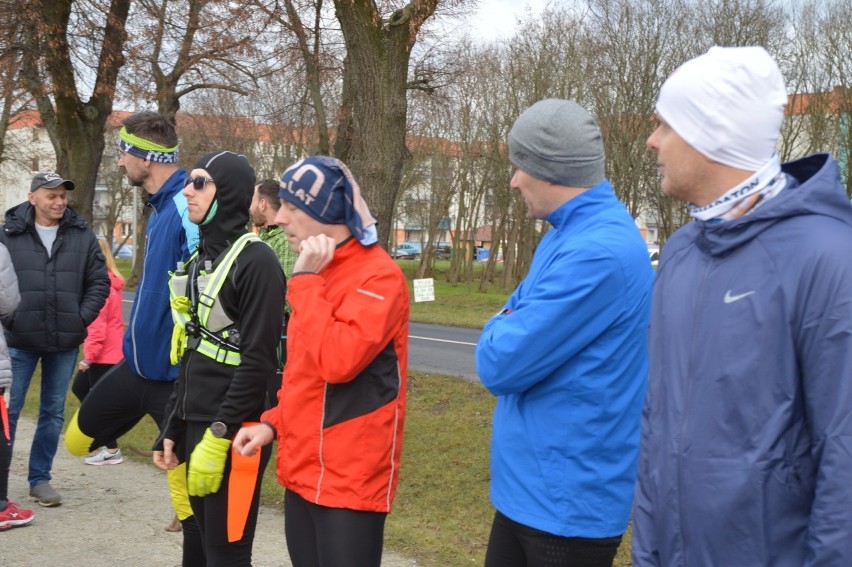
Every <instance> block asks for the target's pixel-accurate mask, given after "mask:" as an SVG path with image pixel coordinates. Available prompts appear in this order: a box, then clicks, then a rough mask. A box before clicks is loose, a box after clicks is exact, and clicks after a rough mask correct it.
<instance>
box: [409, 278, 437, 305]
mask: <svg viewBox="0 0 852 567" xmlns="http://www.w3.org/2000/svg"><path fill="white" fill-rule="evenodd" d="M414 301H415V302H420V301H435V280H434V279H432V278H424V279H420V280H414Z"/></svg>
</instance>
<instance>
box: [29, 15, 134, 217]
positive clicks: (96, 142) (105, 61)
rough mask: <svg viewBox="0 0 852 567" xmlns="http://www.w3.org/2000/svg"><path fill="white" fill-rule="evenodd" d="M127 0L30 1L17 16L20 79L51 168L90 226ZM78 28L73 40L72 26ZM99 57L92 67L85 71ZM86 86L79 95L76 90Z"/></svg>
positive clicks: (119, 64)
mask: <svg viewBox="0 0 852 567" xmlns="http://www.w3.org/2000/svg"><path fill="white" fill-rule="evenodd" d="M129 9H130V0H110V2H109V3H108V6H106V7H104V6H103V5H101V4H99V3H97V2H90V1H86V0H78V1H75V0H33V1H31V2H28V3H24V4H19V5H18V8H17V10H16V14H17V16H18V17H20V18H22V20H21V21H22V24H23V38H24V42H23V45H22V47H23V61H22V77H23V79H24V83H25V85H26V87H27V89H28V90H29V91H30V93H31V94H32V96H33V98H34V99H35V102H36V106H37V108H38V110H39V114H40V115H41V120H42V123H43V124H44V126H45V128H46V129H47V131H48V133H49V135H50V138H51V141H52V143H53V147H54V149H55V150H56V169H57V171H58V172H59V173H60V174H61V175H64V176H67V177H69V178H71V179H74V180H75V182H76V183H77V190H75V191H74V192H73V193H71V194H70V200H71V202H72V203H71V204H72V205H73V206H74V207H75V208H76V209H77V210H78V212H80V213H81V214H82V215H83V217H84V218H86V219H88V220H89V221H91V220H92V202H93V200H94V188H95V180H96V178H97V174H98V168H99V166H100V162H101V156H102V154H103V150H104V129H105V127H106V123H107V119H108V118H109V116H110V113H111V112H112V106H113V98H114V96H115V85H116V81H117V80H118V72H119V70H120V69H121V67H122V65H124V54H123V46H124V41H125V38H126V34H125V22H126V20H127V15H128V12H129ZM72 25H73V26H76V27H79V28H80V31H82V33H80V31H78V32H77V33H75V34H73V38H74V40H75V43H71V42H70V41H69V39H71V37H72V34H71V26H72ZM93 53H95V54H97V55H96V56H95V57H94V59H95V61H96V64H95V65H90V64H89V61H91V60H92V59H93V58H92V56H91V54H93ZM86 83H91V84H92V87H91V94H90V95H89V96H88V98H87V99H85V100H84V98H83V97H82V96H81V94H80V92H79V90H78V85H83V84H86Z"/></svg>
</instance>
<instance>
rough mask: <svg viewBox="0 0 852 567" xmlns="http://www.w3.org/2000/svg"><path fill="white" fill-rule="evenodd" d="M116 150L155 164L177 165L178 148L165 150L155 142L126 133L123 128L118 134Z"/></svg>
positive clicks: (123, 127)
mask: <svg viewBox="0 0 852 567" xmlns="http://www.w3.org/2000/svg"><path fill="white" fill-rule="evenodd" d="M118 137H119V138H120V139H119V141H118V149H120V150H121V151H123V152H127V153H128V154H130V155H133V156H136V157H139V158H142V159H144V160H145V161H153V162H157V163H177V160H178V146H175V147H173V148H167V147H165V146H161V145H160V144H157V143H156V142H152V141H150V140H146V139H145V138H140V137H139V136H136V135H135V134H131V133H130V132H128V131H127V128H126V127H125V126H122V127H121V130H119V132H118Z"/></svg>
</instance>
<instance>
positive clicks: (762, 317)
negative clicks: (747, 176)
mask: <svg viewBox="0 0 852 567" xmlns="http://www.w3.org/2000/svg"><path fill="white" fill-rule="evenodd" d="M783 170H784V172H785V173H786V174H787V176H788V181H789V183H788V185H787V187H786V188H785V189H784V190H783V191H781V193H779V194H778V195H777V196H776V197H774V198H773V199H771V200H770V201H768V202H767V203H766V204H765V205H763V206H762V207H760V208H758V209H757V210H755V211H754V212H753V213H751V214H748V215H746V216H744V217H742V218H740V219H737V220H734V221H730V222H726V223H722V224H715V225H714V224H710V223H705V222H698V221H696V222H692V223H690V224H688V225H687V226H685V227H684V228H682V229H681V230H679V231H678V232H677V233H676V234H675V235H674V236H673V237H672V238H671V239H670V240H669V242H668V243H667V244H666V246H665V248H664V249H663V254H662V261H661V263H660V268H659V272H658V274H657V280H656V283H655V285H654V297H653V313H652V319H651V331H650V378H649V386H648V396H647V402H646V407H645V410H644V413H643V421H642V450H641V456H640V461H639V480H638V483H637V492H636V504H635V510H634V520H633V559H634V565H638V566H649V565H650V566H657V565H659V566H666V567H676V566H687V565H688V566H692V565H695V566H705V565H714V566H716V565H718V566H725V567H737V566H743V567H746V566H747V567H759V566H770V565H771V566H773V567H784V566H790V567H793V566H795V567H802V566H813V565H825V566H828V565H831V566H840V565H852V206H850V204H849V198H848V197H847V196H846V195H845V193H844V191H843V189H842V187H841V185H840V179H839V173H838V168H837V164H836V162H835V161H834V160H833V159H832V158H831V157H830V156H828V155H827V154H818V155H814V156H811V157H807V158H804V159H801V160H798V161H794V162H791V163H788V164H785V165H784V166H783Z"/></svg>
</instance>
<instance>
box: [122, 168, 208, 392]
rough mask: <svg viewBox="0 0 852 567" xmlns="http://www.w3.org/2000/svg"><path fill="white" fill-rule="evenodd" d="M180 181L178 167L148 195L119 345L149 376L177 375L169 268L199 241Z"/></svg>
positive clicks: (166, 378)
mask: <svg viewBox="0 0 852 567" xmlns="http://www.w3.org/2000/svg"><path fill="white" fill-rule="evenodd" d="M185 181H186V172H185V171H184V170H182V169H179V170H177V171H176V172H175V173H174V174H172V176H171V177H169V179H168V181H166V183H165V184H164V185H163V186H162V187H161V188H160V190H159V191H157V192H156V193H154V194H153V195H151V197H150V198H149V199H148V206H149V207H151V209H152V210H151V216H150V217H149V218H148V226H147V227H146V229H145V239H146V245H145V268H144V271H143V273H142V280H141V281H140V282H139V285H138V286H137V288H136V297H135V299H134V300H133V308H132V310H131V312H130V323H129V324H128V325H127V330H126V331H125V333H124V344H123V345H122V351H123V352H124V358H125V359H126V360H127V363H128V364H129V365H130V368H132V369H133V371H134V372H135V373H136V374H137V375H139V376H141V377H142V378H146V379H148V380H162V381H171V380H175V379H176V378H177V374H178V366H176V365H175V366H173V365H171V364H170V363H169V351H170V349H171V339H172V328H173V327H174V324H173V322H172V315H171V311H170V308H169V270H172V271H174V269H175V267H176V265H177V262H178V260H186V259H187V258H188V257H189V253H190V251H191V250H195V247H196V246H197V245H198V226H197V225H195V224H193V223H192V222H191V221H190V220H189V217H188V216H187V211H186V198H185V197H184V196H183V193H182V191H183V188H184V184H185Z"/></svg>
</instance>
